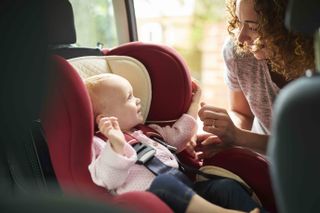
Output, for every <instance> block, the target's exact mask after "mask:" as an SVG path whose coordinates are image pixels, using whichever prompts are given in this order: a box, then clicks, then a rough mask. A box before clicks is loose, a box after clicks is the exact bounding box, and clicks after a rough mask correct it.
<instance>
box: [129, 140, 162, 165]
mask: <svg viewBox="0 0 320 213" xmlns="http://www.w3.org/2000/svg"><path fill="white" fill-rule="evenodd" d="M132 147H133V148H134V150H135V151H136V152H137V158H138V160H137V164H141V165H143V164H146V163H147V162H148V161H149V160H151V159H152V158H153V157H154V155H155V154H156V150H155V149H154V148H152V147H151V146H148V145H146V144H143V143H141V142H138V143H136V144H134V145H133V146H132Z"/></svg>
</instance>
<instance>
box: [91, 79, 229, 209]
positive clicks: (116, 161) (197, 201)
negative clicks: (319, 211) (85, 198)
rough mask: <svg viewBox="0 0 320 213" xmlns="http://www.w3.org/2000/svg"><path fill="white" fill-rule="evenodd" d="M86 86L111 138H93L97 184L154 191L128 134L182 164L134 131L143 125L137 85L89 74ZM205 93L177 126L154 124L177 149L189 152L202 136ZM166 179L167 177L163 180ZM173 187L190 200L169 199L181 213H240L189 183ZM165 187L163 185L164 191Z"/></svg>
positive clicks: (168, 162) (164, 157)
mask: <svg viewBox="0 0 320 213" xmlns="http://www.w3.org/2000/svg"><path fill="white" fill-rule="evenodd" d="M85 85H86V87H87V89H88V92H89V96H90V99H91V102H92V106H93V112H94V118H95V122H96V124H97V126H98V129H99V131H100V133H102V135H104V136H105V137H106V138H107V140H104V139H102V138H101V137H97V136H94V139H93V146H92V162H91V164H90V165H89V171H90V174H91V177H92V180H93V181H94V183H95V184H97V185H99V186H102V187H105V188H107V189H108V190H110V191H112V192H114V193H115V194H122V193H125V192H129V191H145V190H150V186H151V189H152V188H154V187H152V185H151V184H152V183H153V181H154V180H155V179H156V176H155V175H154V174H153V173H152V172H150V171H149V170H148V169H147V168H146V167H145V166H144V165H141V164H137V163H136V161H137V153H136V151H135V150H134V148H133V147H132V146H131V145H130V143H131V141H129V142H127V141H126V139H125V136H124V132H125V133H126V134H129V135H131V136H132V137H133V138H135V139H136V140H138V141H140V142H142V143H143V144H146V145H149V146H151V147H152V148H153V149H154V150H156V152H155V157H157V158H158V159H159V160H160V161H162V163H164V164H165V165H167V166H170V167H172V168H178V166H179V165H178V162H177V160H176V158H175V156H174V155H173V154H172V153H171V152H170V151H169V150H168V149H167V148H166V147H165V146H163V145H161V144H160V143H158V142H156V141H154V140H152V139H150V138H149V137H147V136H146V135H144V134H143V133H142V131H140V130H134V127H135V126H137V125H138V124H141V123H143V117H142V114H141V104H140V99H139V98H137V97H135V96H134V95H133V89H132V86H131V85H130V83H129V82H128V81H127V80H126V79H125V78H123V77H121V76H118V75H115V74H99V75H96V76H92V77H90V78H87V79H86V80H85ZM200 96H201V90H200V88H199V87H198V86H196V89H195V91H194V94H193V98H192V102H191V105H190V107H189V110H188V112H187V113H185V114H183V115H182V116H181V117H180V118H179V119H178V120H177V121H176V122H175V123H174V124H173V125H172V126H166V127H160V126H158V125H155V124H152V125H149V126H150V127H151V128H153V129H155V130H156V131H157V132H159V133H160V134H161V136H162V137H163V139H164V140H165V141H166V142H167V143H168V144H170V145H172V146H174V147H176V148H177V152H180V151H181V150H183V149H184V148H185V146H186V144H187V143H188V142H189V141H190V140H191V139H192V137H193V136H194V135H195V134H196V130H197V123H196V116H197V112H198V107H199V102H200ZM160 176H161V175H160ZM158 177H159V176H158ZM164 177H166V176H165V175H164V176H163V177H162V179H163V178H164ZM169 178H171V179H172V177H169ZM160 179H161V178H160ZM171 179H170V182H171V183H172V182H173V181H172V180H171ZM164 182H166V181H164ZM177 182H179V181H178V180H177ZM170 187H171V188H172V187H175V188H176V189H174V190H173V191H174V192H175V193H177V194H178V195H177V196H178V197H179V198H181V199H182V197H184V199H185V201H184V202H182V203H179V202H178V201H177V202H174V204H173V205H170V204H168V202H167V204H168V205H170V207H171V208H173V209H174V210H175V211H176V212H209V211H210V212H235V211H233V210H227V209H224V208H221V207H219V206H217V205H214V204H212V203H210V202H208V201H206V200H205V199H203V198H202V197H200V196H199V195H197V194H196V193H195V192H194V191H193V190H192V189H191V188H190V187H189V186H187V185H185V184H184V183H178V184H173V185H172V186H170ZM165 188H166V187H165V186H164V185H163V189H165ZM167 188H168V187H167ZM150 191H151V192H152V190H150ZM179 192H181V193H180V194H179ZM178 200H179V199H178Z"/></svg>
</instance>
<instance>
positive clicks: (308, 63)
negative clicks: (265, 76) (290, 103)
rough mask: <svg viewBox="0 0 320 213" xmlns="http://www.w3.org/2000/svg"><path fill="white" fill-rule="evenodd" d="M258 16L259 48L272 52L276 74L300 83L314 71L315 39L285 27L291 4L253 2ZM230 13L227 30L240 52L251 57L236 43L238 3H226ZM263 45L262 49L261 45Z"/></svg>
mask: <svg viewBox="0 0 320 213" xmlns="http://www.w3.org/2000/svg"><path fill="white" fill-rule="evenodd" d="M252 1H253V2H254V10H255V11H256V13H257V15H258V25H259V26H258V29H257V32H258V33H259V38H258V39H256V41H254V42H255V44H256V46H257V47H258V48H259V47H260V48H262V45H263V47H267V48H268V50H270V53H271V55H270V58H269V61H270V64H271V68H272V71H275V72H277V73H279V74H281V75H283V76H284V77H285V78H286V79H287V80H291V79H296V78H298V77H299V76H301V75H303V74H304V71H305V70H307V69H314V68H315V62H314V48H313V39H312V37H311V36H306V35H302V34H299V33H293V32H289V31H288V30H287V29H286V27H285V25H284V18H285V10H286V6H287V3H288V0H252ZM226 5H227V11H228V15H229V17H228V27H227V30H228V32H229V34H230V35H231V37H233V39H234V40H235V43H236V44H237V52H242V53H248V51H247V50H246V48H245V47H244V46H243V45H241V44H239V43H238V42H237V41H236V40H237V39H236V34H235V33H234V30H235V29H237V28H238V24H239V20H238V18H237V16H236V0H226ZM261 44H262V45H261Z"/></svg>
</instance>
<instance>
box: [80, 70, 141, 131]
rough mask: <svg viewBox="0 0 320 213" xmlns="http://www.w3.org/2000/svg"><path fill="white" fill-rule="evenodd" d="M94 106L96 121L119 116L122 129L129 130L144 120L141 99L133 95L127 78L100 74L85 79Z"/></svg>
mask: <svg viewBox="0 0 320 213" xmlns="http://www.w3.org/2000/svg"><path fill="white" fill-rule="evenodd" d="M85 85H86V87H87V89H88V92H89V96H90V100H91V103H92V107H93V113H94V118H95V121H96V122H97V121H98V120H100V118H101V117H104V116H106V117H111V116H114V117H117V118H118V122H119V125H120V128H121V130H123V131H124V130H129V129H131V128H133V127H134V126H136V125H137V124H139V123H142V122H143V117H142V114H141V104H140V99H139V98H136V97H135V96H134V95H133V91H132V86H131V84H130V83H129V81H127V80H126V79H125V78H123V77H121V76H119V75H115V74H111V73H106V74H99V75H95V76H92V77H89V78H87V79H86V80H85Z"/></svg>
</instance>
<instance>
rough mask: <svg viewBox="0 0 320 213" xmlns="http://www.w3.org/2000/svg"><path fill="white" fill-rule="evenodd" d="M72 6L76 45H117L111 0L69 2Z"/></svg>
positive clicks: (71, 0) (73, 0) (72, 0)
mask: <svg viewBox="0 0 320 213" xmlns="http://www.w3.org/2000/svg"><path fill="white" fill-rule="evenodd" d="M69 1H70V3H71V4H72V8H73V13H74V21H75V27H76V33H77V45H79V46H82V47H105V48H108V47H113V46H116V45H118V44H119V42H118V37H117V32H116V22H115V16H114V10H113V3H112V0H90V1H88V0H69Z"/></svg>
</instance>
